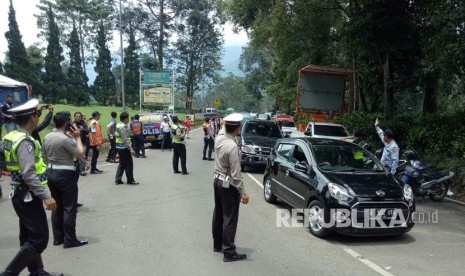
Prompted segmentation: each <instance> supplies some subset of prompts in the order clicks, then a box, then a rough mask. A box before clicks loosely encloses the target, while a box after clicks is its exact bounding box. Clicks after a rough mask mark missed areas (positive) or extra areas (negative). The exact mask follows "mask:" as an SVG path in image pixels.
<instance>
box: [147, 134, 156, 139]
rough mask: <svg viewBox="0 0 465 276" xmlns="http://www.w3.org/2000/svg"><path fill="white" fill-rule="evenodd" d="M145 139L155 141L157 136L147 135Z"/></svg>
mask: <svg viewBox="0 0 465 276" xmlns="http://www.w3.org/2000/svg"><path fill="white" fill-rule="evenodd" d="M145 139H147V140H148V139H155V135H147V136H145Z"/></svg>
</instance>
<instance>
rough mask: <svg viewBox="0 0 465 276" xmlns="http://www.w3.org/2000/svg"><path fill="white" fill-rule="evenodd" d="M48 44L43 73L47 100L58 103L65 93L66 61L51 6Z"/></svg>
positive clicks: (45, 99) (44, 95)
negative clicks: (62, 65)
mask: <svg viewBox="0 0 465 276" xmlns="http://www.w3.org/2000/svg"><path fill="white" fill-rule="evenodd" d="M47 18H48V19H47V21H48V22H47V23H48V46H47V55H46V56H45V73H44V75H43V82H44V93H43V95H42V96H43V99H44V101H45V102H52V103H56V102H58V100H59V99H61V98H63V97H64V94H65V81H66V79H65V74H64V73H63V69H62V67H61V62H63V61H64V57H63V48H62V47H61V45H60V30H59V29H58V25H57V24H56V22H55V16H54V14H53V11H52V8H51V6H49V9H48V10H47Z"/></svg>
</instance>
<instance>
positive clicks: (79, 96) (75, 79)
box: [66, 26, 89, 105]
mask: <svg viewBox="0 0 465 276" xmlns="http://www.w3.org/2000/svg"><path fill="white" fill-rule="evenodd" d="M68 47H69V49H70V51H69V68H68V87H67V97H66V98H67V100H68V101H69V102H71V103H73V104H75V105H86V104H88V103H89V94H88V91H87V90H88V89H87V81H88V78H87V76H86V74H85V73H84V72H83V71H82V68H81V64H82V63H81V55H80V49H81V48H80V41H79V36H78V33H77V29H76V26H74V27H73V30H72V31H71V37H70V38H69V41H68Z"/></svg>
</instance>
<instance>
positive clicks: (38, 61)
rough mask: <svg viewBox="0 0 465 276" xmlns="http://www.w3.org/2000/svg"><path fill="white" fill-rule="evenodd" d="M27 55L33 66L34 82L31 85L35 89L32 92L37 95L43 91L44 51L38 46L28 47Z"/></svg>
mask: <svg viewBox="0 0 465 276" xmlns="http://www.w3.org/2000/svg"><path fill="white" fill-rule="evenodd" d="M26 53H27V57H28V59H29V63H30V64H31V73H32V78H31V79H32V80H31V83H29V84H30V85H31V86H32V87H33V89H32V91H31V92H32V93H33V94H35V95H36V94H38V93H42V91H43V82H42V72H43V70H44V57H43V56H42V49H40V48H39V46H38V45H37V44H33V45H31V46H29V47H27V48H26Z"/></svg>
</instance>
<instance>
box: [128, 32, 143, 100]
mask: <svg viewBox="0 0 465 276" xmlns="http://www.w3.org/2000/svg"><path fill="white" fill-rule="evenodd" d="M133 30H134V29H133V27H132V25H131V24H129V33H128V34H129V41H128V43H129V45H128V47H127V48H126V49H124V54H125V55H124V69H125V74H124V90H125V93H126V97H127V99H128V100H129V102H130V104H131V106H132V107H133V108H134V107H135V106H136V104H137V103H139V93H140V92H139V54H138V53H137V52H138V47H137V44H136V38H135V35H134V31H133Z"/></svg>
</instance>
